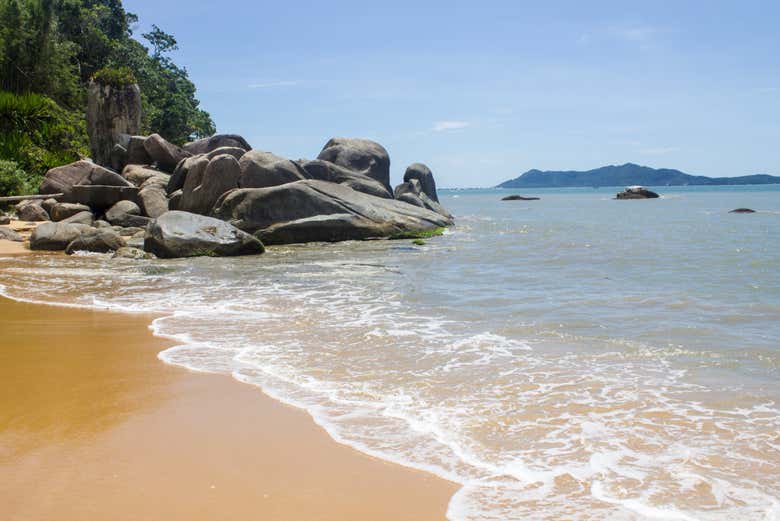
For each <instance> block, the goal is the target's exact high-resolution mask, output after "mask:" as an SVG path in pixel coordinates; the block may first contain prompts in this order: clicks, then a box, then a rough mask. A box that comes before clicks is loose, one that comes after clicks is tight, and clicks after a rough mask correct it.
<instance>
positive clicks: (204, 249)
mask: <svg viewBox="0 0 780 521" xmlns="http://www.w3.org/2000/svg"><path fill="white" fill-rule="evenodd" d="M144 250H146V251H148V252H151V253H154V254H155V255H157V256H158V257H164V258H177V257H197V256H202V255H208V256H233V255H252V254H257V253H263V251H265V249H264V248H263V243H261V242H260V241H259V240H258V239H256V238H255V237H253V236H251V235H249V234H248V233H245V232H242V231H241V230H239V229H238V228H236V227H234V226H232V225H230V224H228V223H226V222H224V221H220V220H219V219H214V218H213V217H206V216H203V215H197V214H193V213H189V212H181V211H172V212H167V213H165V214H163V215H161V216H160V217H158V218H157V219H155V220H154V221H152V222H151V223H150V224H149V228H148V229H147V232H146V237H145V239H144Z"/></svg>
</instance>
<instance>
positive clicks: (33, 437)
mask: <svg viewBox="0 0 780 521" xmlns="http://www.w3.org/2000/svg"><path fill="white" fill-rule="evenodd" d="M151 318H152V317H149V316H141V315H124V314H118V313H109V312H100V311H89V310H79V309H67V308H56V307H51V306H39V305H32V304H24V303H18V302H13V301H10V300H7V299H4V298H0V332H1V333H2V335H0V505H2V507H1V508H0V510H2V512H3V515H2V518H3V519H4V520H6V521H22V520H24V521H35V520H41V521H42V520H46V521H59V520H63V521H65V520H68V521H72V520H80V521H88V520H104V519H111V520H128V521H130V520H133V521H136V520H146V521H151V520H160V521H163V520H165V521H170V520H174V521H175V520H187V521H197V520H215V519H219V520H234V519H235V520H239V519H240V520H247V519H258V520H259V519H262V520H265V521H268V520H286V521H288V520H289V521H306V520H318V521H329V520H333V521H337V520H338V521H351V520H355V521H357V520H361V521H365V520H373V521H381V520H388V521H389V520H396V521H398V520H426V521H428V520H436V519H444V518H445V511H446V506H447V503H448V501H449V498H450V497H451V495H452V494H453V493H454V492H455V490H456V486H455V485H454V484H452V483H449V482H447V481H444V480H441V479H439V478H436V477H434V476H432V475H429V474H426V473H423V472H418V471H415V470H412V469H407V468H404V467H401V466H397V465H393V464H390V463H386V462H383V461H381V460H377V459H374V458H371V457H368V456H365V455H363V454H361V453H358V452H356V451H354V450H352V449H350V448H348V447H345V446H342V445H339V444H337V443H336V442H334V441H333V440H331V439H330V438H329V437H328V436H327V434H326V433H325V432H324V431H323V430H322V429H321V428H320V427H318V426H317V425H315V424H314V422H313V421H312V420H311V418H310V417H309V416H308V415H307V414H306V413H304V412H302V411H300V410H297V409H294V408H292V407H288V406H285V405H283V404H280V403H278V402H276V401H274V400H272V399H270V398H268V397H266V396H265V395H263V394H262V393H261V392H260V391H259V389H257V388H253V387H250V386H248V385H243V384H240V383H238V382H236V381H234V380H232V379H231V378H229V377H227V376H218V375H207V374H195V373H190V372H187V371H185V370H183V369H180V368H177V367H172V366H167V365H165V364H163V363H162V362H160V361H159V360H158V359H157V358H156V355H157V353H158V352H159V351H160V350H162V349H164V348H165V347H167V346H168V345H169V342H167V341H165V340H163V339H159V338H155V337H153V336H152V334H151V332H150V331H149V330H148V324H149V323H150V321H151Z"/></svg>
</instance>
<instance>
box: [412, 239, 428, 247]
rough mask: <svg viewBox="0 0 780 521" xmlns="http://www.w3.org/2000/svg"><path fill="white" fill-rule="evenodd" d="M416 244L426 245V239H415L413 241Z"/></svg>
mask: <svg viewBox="0 0 780 521" xmlns="http://www.w3.org/2000/svg"><path fill="white" fill-rule="evenodd" d="M412 244H414V245H415V246H425V241H424V240H422V239H415V240H413V241H412Z"/></svg>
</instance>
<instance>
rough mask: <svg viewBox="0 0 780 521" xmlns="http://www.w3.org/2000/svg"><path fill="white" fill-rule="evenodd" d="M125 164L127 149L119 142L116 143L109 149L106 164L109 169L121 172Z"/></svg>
mask: <svg viewBox="0 0 780 521" xmlns="http://www.w3.org/2000/svg"><path fill="white" fill-rule="evenodd" d="M126 164H127V149H126V148H125V147H123V146H122V145H120V144H119V143H117V144H116V145H114V147H113V148H112V149H111V154H110V156H109V161H108V166H110V167H111V170H114V171H115V172H121V171H122V169H123V168H124V167H125V165H126Z"/></svg>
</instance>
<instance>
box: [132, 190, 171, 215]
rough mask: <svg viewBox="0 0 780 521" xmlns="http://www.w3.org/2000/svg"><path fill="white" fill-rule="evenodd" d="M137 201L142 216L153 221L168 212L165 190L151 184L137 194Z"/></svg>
mask: <svg viewBox="0 0 780 521" xmlns="http://www.w3.org/2000/svg"><path fill="white" fill-rule="evenodd" d="M138 201H139V203H140V206H141V210H142V211H143V213H144V215H146V216H147V217H151V218H153V219H155V218H157V217H159V216H161V215H162V214H164V213H165V212H167V211H168V195H167V194H166V193H165V189H164V188H161V187H160V186H156V185H154V184H151V185H149V186H146V187H144V188H142V189H141V191H140V192H138Z"/></svg>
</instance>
